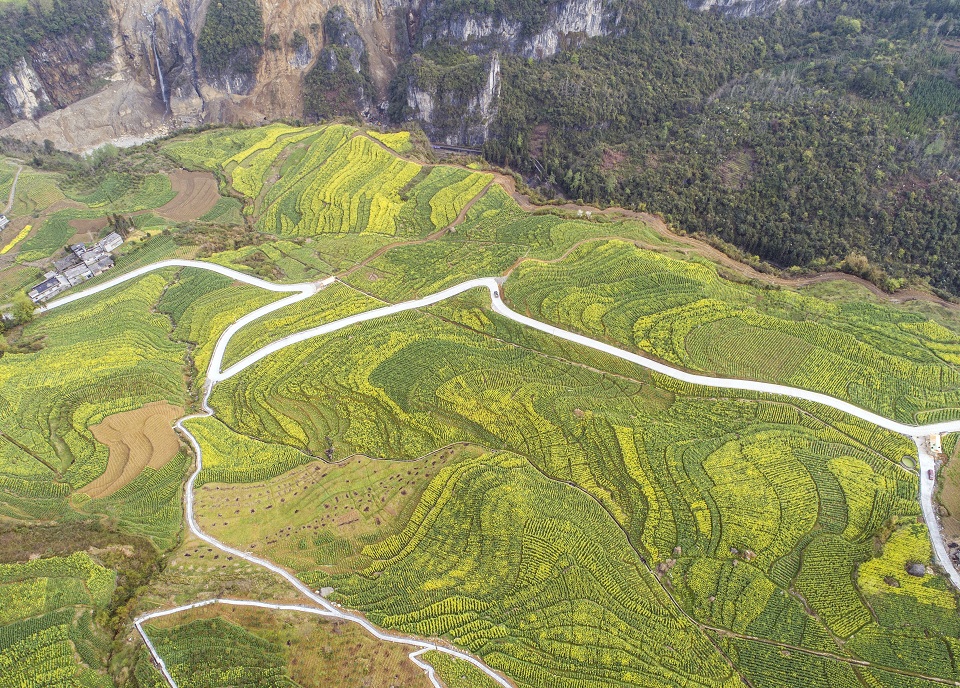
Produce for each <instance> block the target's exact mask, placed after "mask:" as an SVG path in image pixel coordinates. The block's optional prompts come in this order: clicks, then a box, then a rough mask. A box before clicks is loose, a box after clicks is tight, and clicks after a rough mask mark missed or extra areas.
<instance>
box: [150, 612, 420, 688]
mask: <svg viewBox="0 0 960 688" xmlns="http://www.w3.org/2000/svg"><path fill="white" fill-rule="evenodd" d="M148 631H149V632H150V635H151V637H152V638H158V637H159V638H160V639H161V642H162V643H164V646H165V648H169V651H170V652H171V655H169V656H170V657H172V658H173V659H174V661H175V662H176V667H177V669H176V672H175V674H174V675H175V676H176V677H177V678H178V682H179V681H180V677H182V679H183V683H180V685H188V686H190V685H204V686H207V685H217V686H221V685H238V684H239V685H256V686H261V685H272V683H271V682H272V681H275V680H277V679H276V678H274V676H273V675H272V674H267V672H266V671H264V670H265V669H267V667H269V668H270V669H272V670H273V671H277V670H279V671H280V672H282V673H281V676H282V677H284V678H286V679H287V680H288V683H279V685H284V686H286V685H289V686H300V688H328V687H329V686H331V685H334V684H341V685H345V686H364V687H366V688H390V686H403V687H405V688H429V686H430V682H429V681H428V680H427V678H426V676H424V674H423V671H421V670H420V669H419V668H418V667H416V666H415V665H414V664H413V662H411V661H410V659H409V658H408V657H407V654H408V653H409V651H410V648H405V647H403V646H401V645H396V644H393V643H381V642H379V641H377V640H375V639H373V638H371V637H370V636H369V635H367V634H366V632H365V631H363V630H362V629H359V628H357V627H356V626H355V625H354V624H344V623H342V622H338V621H329V620H327V619H323V618H321V617H317V616H314V615H311V614H303V613H296V612H283V611H274V610H267V609H257V608H249V607H232V606H229V605H211V606H208V607H202V608H199V609H195V610H190V611H187V612H183V613H180V614H176V615H173V616H167V617H162V618H160V619H156V620H154V621H153V622H151V625H150V627H149V628H148ZM203 632H207V633H209V634H211V635H210V636H208V637H206V638H204V639H203V640H201V636H200V635H199V634H200V633H203ZM221 633H222V635H221ZM155 634H156V635H155ZM214 637H215V638H216V639H217V641H216V646H215V647H211V643H210V638H214ZM154 642H156V640H154ZM191 646H192V647H191ZM198 646H201V647H202V649H201V647H198ZM221 648H222V651H223V655H220V654H219V653H218V651H219V650H221ZM158 649H159V648H158ZM161 652H163V651H161ZM244 652H249V653H250V655H249V656H244V655H243V654H242V653H244ZM163 656H164V657H168V655H166V654H164V655H163ZM231 659H235V660H236V662H237V664H236V668H237V671H236V673H235V674H233V675H230V674H227V670H228V669H229V668H230V665H229V663H228V662H229V661H230V660H231ZM166 661H167V663H168V666H169V664H170V659H167V660H166ZM241 667H242V669H241ZM150 669H152V667H150V665H149V662H148V660H147V659H146V658H144V659H142V660H141V662H140V663H139V665H138V667H137V671H136V674H137V677H138V680H140V681H141V685H144V686H151V687H153V686H156V688H163V686H165V685H166V684H165V683H163V679H162V678H160V676H159V675H157V674H156V673H155V672H153V671H151V670H150ZM241 671H242V672H243V673H242V675H241ZM220 672H222V673H220ZM221 676H222V677H223V678H221ZM144 677H148V680H147V681H143V678H144ZM214 677H216V678H214ZM204 681H205V682H204ZM244 681H246V683H244Z"/></svg>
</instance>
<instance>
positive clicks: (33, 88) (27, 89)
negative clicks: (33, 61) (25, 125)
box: [3, 57, 50, 119]
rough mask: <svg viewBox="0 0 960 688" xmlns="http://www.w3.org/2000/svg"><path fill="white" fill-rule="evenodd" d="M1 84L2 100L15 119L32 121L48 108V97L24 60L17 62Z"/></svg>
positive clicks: (32, 70)
mask: <svg viewBox="0 0 960 688" xmlns="http://www.w3.org/2000/svg"><path fill="white" fill-rule="evenodd" d="M3 82H4V83H3V100H4V101H5V102H6V104H7V107H8V108H10V112H11V113H12V114H13V117H14V118H15V119H23V118H25V117H28V118H30V119H32V118H34V117H37V116H38V115H40V114H41V113H42V112H43V110H44V109H45V108H47V107H49V105H50V96H48V95H47V91H46V89H45V88H44V87H43V82H41V81H40V77H39V76H37V73H36V71H34V69H33V66H32V65H29V64H27V60H26V58H23V57H21V58H20V59H19V60H17V63H16V65H15V66H14V68H13V69H10V70H8V71H7V72H6V74H4V75H3Z"/></svg>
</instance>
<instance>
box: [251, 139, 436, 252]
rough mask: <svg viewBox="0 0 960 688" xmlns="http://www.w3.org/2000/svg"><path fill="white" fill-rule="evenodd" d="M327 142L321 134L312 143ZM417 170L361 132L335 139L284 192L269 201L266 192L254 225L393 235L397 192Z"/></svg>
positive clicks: (298, 231) (305, 232)
mask: <svg viewBox="0 0 960 688" xmlns="http://www.w3.org/2000/svg"><path fill="white" fill-rule="evenodd" d="M343 133H347V132H343ZM325 139H326V140H325ZM330 143H331V141H329V139H327V137H321V138H319V139H317V141H316V142H315V143H314V146H318V145H320V146H322V150H323V151H324V152H325V151H327V150H329V149H328V146H329V144H330ZM312 148H313V146H311V149H312ZM312 157H313V156H311V155H309V154H308V156H307V158H306V159H305V160H304V164H308V165H309V164H311V163H312V159H311V158H312ZM419 171H420V166H419V165H417V164H415V163H411V162H407V161H405V160H401V159H400V158H396V157H394V156H392V155H390V154H389V153H387V152H385V151H384V150H383V149H382V148H380V147H379V146H377V145H376V144H375V143H373V142H372V141H371V140H370V139H368V138H366V137H362V136H356V137H353V138H351V139H348V140H347V141H346V142H342V140H341V142H340V143H339V144H338V145H337V147H336V148H335V149H334V150H332V151H330V152H329V157H327V158H326V160H325V162H324V163H323V165H322V166H319V167H312V165H311V172H310V174H309V175H305V176H303V178H302V180H301V181H300V183H295V184H293V185H292V186H291V188H290V190H289V191H288V192H287V193H285V194H282V195H280V196H278V197H277V198H276V200H274V201H273V202H272V203H271V199H270V195H269V194H268V197H267V199H266V201H267V203H270V205H269V206H268V207H266V208H265V209H264V212H263V216H262V217H261V219H260V221H259V223H258V226H259V227H260V228H261V230H263V231H273V232H277V233H279V234H281V235H287V236H290V235H293V236H314V235H318V234H348V233H363V232H373V233H376V234H386V235H389V236H396V235H399V234H400V232H399V231H398V227H397V222H396V219H397V216H398V215H399V213H400V210H401V208H402V206H403V200H402V199H401V198H400V195H399V192H400V190H401V189H403V188H404V187H405V186H406V185H407V183H408V182H410V181H411V180H412V179H413V178H414V177H415V176H416V175H417V173H418V172H419ZM287 174H288V175H290V174H291V173H290V172H288V173H287ZM293 176H294V178H297V177H299V176H300V175H297V174H296V173H294V175H293ZM278 186H279V184H278V185H277V186H275V187H274V189H276V188H277V187H278Z"/></svg>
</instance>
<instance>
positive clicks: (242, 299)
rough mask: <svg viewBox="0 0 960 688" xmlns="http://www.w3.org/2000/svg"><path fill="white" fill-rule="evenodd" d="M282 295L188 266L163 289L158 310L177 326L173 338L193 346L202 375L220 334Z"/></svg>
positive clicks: (194, 358) (196, 363) (196, 362)
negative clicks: (244, 316)
mask: <svg viewBox="0 0 960 688" xmlns="http://www.w3.org/2000/svg"><path fill="white" fill-rule="evenodd" d="M282 296H283V295H282V294H281V295H278V294H277V293H276V292H269V291H265V290H263V289H260V288H258V287H254V286H251V285H249V284H245V283H234V281H233V280H231V279H230V278H229V277H224V276H223V275H218V274H216V273H213V272H208V271H206V270H189V269H187V270H184V271H183V272H182V273H181V275H180V277H179V278H178V279H177V281H176V283H175V284H173V285H172V286H171V287H170V288H169V289H167V290H166V291H165V292H164V294H163V298H162V299H160V301H159V305H158V309H159V310H160V311H161V312H163V313H166V314H168V315H169V316H170V318H171V319H172V320H173V322H174V324H175V325H176V327H175V329H174V331H173V336H174V338H176V339H179V340H181V341H184V342H189V343H191V344H192V345H194V347H193V348H192V350H191V355H192V358H193V363H194V365H195V366H196V369H197V371H198V373H199V374H200V375H203V374H205V372H206V368H207V363H209V361H210V356H211V355H212V354H213V348H214V346H215V345H216V343H217V338H218V337H219V336H220V333H221V332H223V330H225V329H226V328H227V327H229V326H230V325H231V324H232V323H233V322H234V321H235V320H236V319H237V318H239V317H241V316H243V315H246V314H247V313H249V312H250V311H253V310H256V309H257V308H259V307H261V306H264V305H266V304H268V303H270V302H271V301H275V300H276V299H278V298H282Z"/></svg>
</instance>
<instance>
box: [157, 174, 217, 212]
mask: <svg viewBox="0 0 960 688" xmlns="http://www.w3.org/2000/svg"><path fill="white" fill-rule="evenodd" d="M170 187H171V188H172V189H173V191H174V193H176V194H177V195H176V196H174V197H173V198H172V199H171V200H170V201H168V202H167V203H166V204H165V205H162V206H160V207H159V208H157V209H156V210H155V211H154V212H156V213H157V214H158V215H162V216H163V217H165V218H167V219H169V220H173V221H174V222H187V221H189V220H196V219H197V218H199V217H201V216H202V215H206V214H207V213H208V212H210V211H211V210H212V209H213V206H215V205H216V204H217V201H219V200H220V191H219V190H218V189H217V178H216V177H214V176H213V175H212V174H210V173H209V172H188V171H186V170H177V171H176V172H171V173H170Z"/></svg>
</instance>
